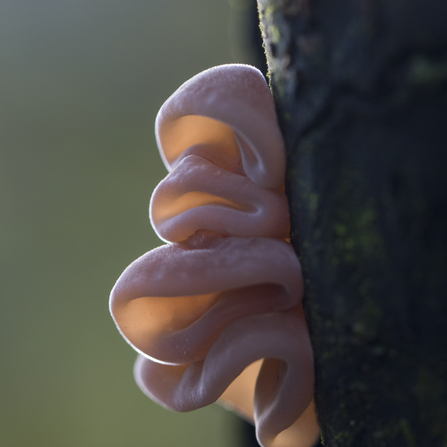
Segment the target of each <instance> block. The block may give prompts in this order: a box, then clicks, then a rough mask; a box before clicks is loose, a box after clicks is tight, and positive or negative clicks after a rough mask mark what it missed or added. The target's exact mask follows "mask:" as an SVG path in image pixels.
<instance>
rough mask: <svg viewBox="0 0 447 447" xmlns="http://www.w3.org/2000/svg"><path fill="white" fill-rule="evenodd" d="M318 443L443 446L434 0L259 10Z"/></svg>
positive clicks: (441, 29) (442, 189)
mask: <svg viewBox="0 0 447 447" xmlns="http://www.w3.org/2000/svg"><path fill="white" fill-rule="evenodd" d="M258 6H259V13H260V18H261V29H262V32H263V38H264V43H265V48H266V53H267V60H268V66H269V72H270V82H271V87H272V90H273V93H274V96H275V100H276V104H277V108H278V115H279V120H280V125H281V128H282V130H283V134H284V137H285V140H286V146H287V156H288V170H287V185H286V187H287V194H288V197H289V202H290V209H291V220H292V243H293V246H294V247H295V249H296V251H297V253H298V255H299V257H300V259H301V262H302V264H303V269H304V273H305V277H306V284H307V287H306V295H305V309H306V313H307V318H308V323H309V328H310V332H311V337H312V342H313V347H314V352H315V367H316V402H317V407H318V413H319V419H320V423H321V428H322V439H323V442H324V445H325V446H327V447H335V446H338V447H349V446H359V447H369V446H384V447H385V446H390V447H391V446H393V447H401V446H402V447H405V446H408V447H420V446H430V447H434V446H440V447H441V446H442V447H445V446H447V324H446V322H445V320H446V318H447V297H446V290H447V1H446V0H290V1H287V0H258Z"/></svg>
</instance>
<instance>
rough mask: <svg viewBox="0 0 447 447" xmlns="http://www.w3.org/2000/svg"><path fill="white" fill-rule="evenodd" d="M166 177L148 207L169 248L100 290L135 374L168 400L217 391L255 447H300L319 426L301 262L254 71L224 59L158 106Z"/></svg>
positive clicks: (212, 396) (203, 397) (268, 107)
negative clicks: (132, 356)
mask: <svg viewBox="0 0 447 447" xmlns="http://www.w3.org/2000/svg"><path fill="white" fill-rule="evenodd" d="M156 137H157V143H158V146H159V149H160V153H161V156H162V158H163V160H164V162H165V165H166V167H167V168H168V170H169V171H170V173H169V175H168V176H167V177H166V178H165V179H164V180H163V181H162V182H161V183H160V184H159V186H158V187H157V188H156V190H155V192H154V194H153V196H152V199H151V205H150V217H151V222H152V225H153V227H154V229H155V231H156V232H157V234H158V235H159V236H160V238H162V239H163V240H165V241H167V242H169V243H168V244H167V245H164V246H162V247H159V248H157V249H155V250H152V251H150V252H148V253H146V254H145V255H143V256H141V257H140V258H139V259H137V260H136V261H134V262H133V263H132V264H131V265H130V266H129V267H128V268H127V269H126V270H125V271H124V272H123V274H122V275H121V276H120V278H119V279H118V281H117V283H116V285H115V287H114V288H113V290H112V294H111V299H110V309H111V312H112V316H113V318H114V320H115V323H116V324H117V326H118V329H119V331H120V332H121V334H122V335H123V337H124V338H125V339H126V340H127V341H128V343H129V344H130V345H131V346H132V347H133V348H134V349H135V350H136V351H138V352H139V354H140V356H139V357H138V359H137V362H136V364H135V377H136V380H137V383H138V385H139V386H140V388H141V389H142V390H143V392H144V393H146V394H147V395H148V396H149V397H150V398H151V399H153V400H155V401H156V402H158V403H160V404H161V405H163V406H164V407H167V408H170V409H172V410H177V411H189V410H194V409H197V408H200V407H203V406H205V405H209V404H211V403H213V402H215V401H216V400H217V399H220V402H221V403H224V404H225V405H226V406H228V407H231V408H232V409H234V410H236V411H237V412H238V413H239V414H241V415H242V416H244V417H245V418H247V419H249V420H251V421H253V422H254V423H255V425H256V432H257V436H258V439H259V442H260V443H261V444H262V445H263V446H264V447H310V446H312V445H313V444H314V443H315V442H316V440H317V438H318V433H319V428H318V424H317V422H316V416H315V410H314V405H313V401H312V397H313V387H314V382H313V380H314V379H313V377H314V373H313V357H312V348H311V344H310V340H309V335H308V331H307V327H306V322H305V319H304V315H303V310H302V306H301V299H302V295H303V280H302V274H301V268H300V264H299V261H298V259H297V257H296V255H295V253H294V251H293V249H292V247H291V246H290V245H289V244H288V243H287V242H286V241H285V239H286V238H287V235H288V231H289V214H288V206H287V200H286V197H285V194H284V171H285V154H284V145H283V140H282V136H281V133H280V130H279V128H278V125H277V121H276V114H275V109H274V103H273V99H272V96H271V94H270V91H269V89H268V87H267V84H266V83H265V80H264V78H263V76H262V74H261V73H260V72H259V71H258V70H256V69H255V68H253V67H250V66H247V65H223V66H219V67H215V68H211V69H209V70H206V71H204V72H203V73H200V74H198V75H197V76H195V77H193V78H192V79H191V80H189V81H188V82H186V83H185V84H183V85H182V86H181V87H180V88H179V89H178V90H177V91H176V92H175V93H174V94H173V95H172V96H171V97H170V98H169V99H168V100H167V101H166V102H165V104H164V105H163V106H162V108H161V109H160V111H159V113H158V116H157V119H156Z"/></svg>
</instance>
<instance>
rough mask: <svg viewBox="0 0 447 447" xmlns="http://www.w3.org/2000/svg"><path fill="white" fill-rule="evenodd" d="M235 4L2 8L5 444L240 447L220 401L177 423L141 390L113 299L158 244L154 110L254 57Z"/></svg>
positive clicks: (172, 1)
mask: <svg viewBox="0 0 447 447" xmlns="http://www.w3.org/2000/svg"><path fill="white" fill-rule="evenodd" d="M238 5H239V6H240V5H241V4H240V3H238V2H237V1H235V2H233V10H232V9H231V7H230V4H229V3H228V1H227V0H127V1H123V0H121V1H116V0H107V1H106V0H76V1H75V0H0V302H1V310H0V354H1V359H0V379H1V380H0V446H1V447H28V446H33V447H39V446H46V447H53V446H54V447H56V446H57V447H59V446H64V447H71V446H76V447H80V446H81V447H93V446H94V447H96V446H108V447H113V446H117V447H118V446H119V447H122V446H131V447H139V446H145V447H147V446H154V447H165V446H166V447H168V446H169V447H177V446H195V447H199V446H207V447H208V446H213V447H235V446H239V445H241V444H240V441H239V440H238V439H239V438H238V432H237V423H236V418H235V417H234V416H233V415H232V414H230V413H229V412H227V411H225V410H223V409H222V408H220V407H218V406H217V405H213V406H211V407H209V408H206V409H203V410H199V411H197V412H194V413H189V414H175V413H171V412H169V411H166V410H164V409H162V408H160V407H158V406H157V405H156V404H154V403H152V402H151V401H150V400H149V399H148V398H146V397H145V396H144V395H143V394H142V393H141V392H140V391H139V389H138V388H137V386H136V385H135V383H134V380H133V376H132V367H133V362H134V359H135V353H134V352H133V351H132V350H131V349H130V348H129V347H128V345H127V344H126V343H125V342H124V340H123V339H122V338H121V337H120V335H119V334H118V332H117V330H116V329H115V327H114V325H113V322H112V319H111V318H110V316H109V312H108V303H107V302H108V294H109V291H110V289H111V287H112V286H113V284H114V282H115V280H116V279H117V278H118V276H119V274H120V273H121V272H122V270H123V269H124V268H125V267H126V266H127V265H128V264H129V263H130V262H131V261H133V260H134V259H135V258H137V257H138V256H140V255H141V254H142V253H144V252H145V251H147V250H149V249H151V248H153V247H155V246H158V245H161V242H160V241H159V240H158V239H157V238H156V236H155V235H154V233H153V231H152V229H151V227H150V224H149V220H148V211H147V210H148V203H149V198H150V195H151V192H152V190H153V189H154V187H155V186H156V184H157V183H158V182H159V181H160V180H161V179H162V178H163V177H164V176H165V174H166V172H165V169H164V167H163V166H162V163H161V160H160V158H159V156H158V151H157V148H156V146H155V141H154V135H153V127H154V119H155V115H156V113H157V110H158V108H159V107H160V106H161V104H162V103H163V101H164V100H165V99H166V98H168V96H169V95H170V94H171V93H172V92H173V91H174V90H175V89H176V88H177V87H178V86H179V85H180V84H181V83H183V82H184V81H186V80H187V79H189V78H190V77H191V76H193V75H194V74H196V73H198V72H199V71H201V70H204V69H206V68H209V67H211V66H213V65H218V64H223V63H228V62H245V61H248V60H249V59H248V56H247V55H244V49H243V46H242V44H241V46H240V47H239V46H238V45H239V43H238V37H237V30H236V29H235V26H234V24H235V23H239V22H238V20H239V19H237V18H236V21H234V20H233V19H234V18H235V17H236V16H237V14H238V12H237V11H236V9H238ZM235 6H236V9H234V7H235ZM232 17H233V19H231V18H232ZM230 19H231V20H230ZM236 28H237V26H236ZM229 30H231V32H229ZM230 42H232V46H233V50H234V51H233V52H231V50H230Z"/></svg>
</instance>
